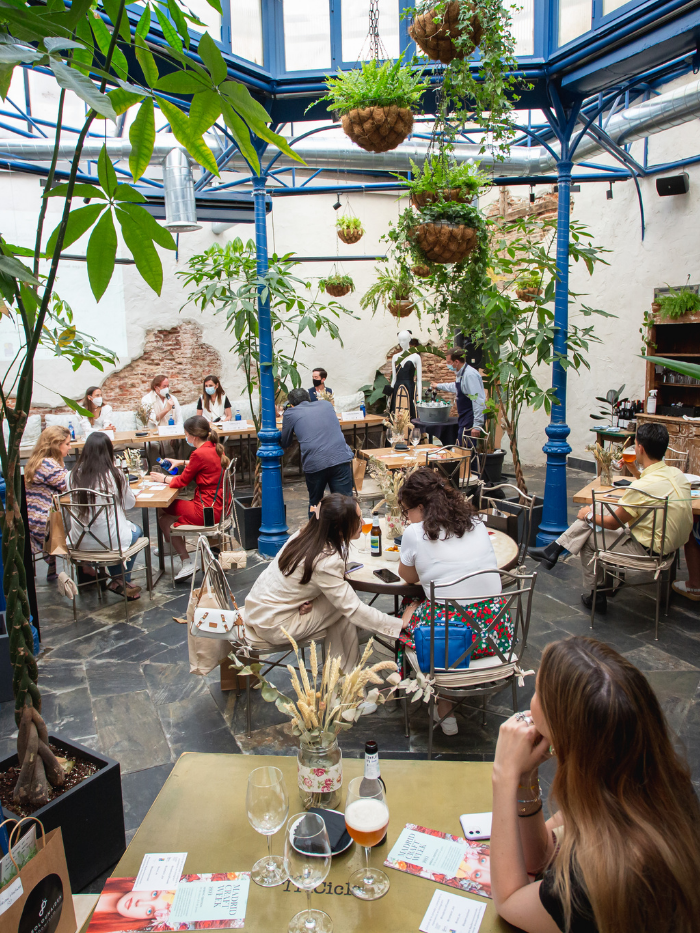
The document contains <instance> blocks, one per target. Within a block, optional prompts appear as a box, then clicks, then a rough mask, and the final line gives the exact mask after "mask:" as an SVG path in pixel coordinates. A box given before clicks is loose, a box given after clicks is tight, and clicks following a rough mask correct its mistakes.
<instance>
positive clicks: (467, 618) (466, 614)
mask: <svg viewBox="0 0 700 933" xmlns="http://www.w3.org/2000/svg"><path fill="white" fill-rule="evenodd" d="M504 604H505V599H504V598H503V597H502V596H490V597H489V598H488V599H481V600H478V601H477V602H473V603H468V604H467V605H466V606H462V607H460V609H459V610H457V609H455V607H454V606H452V605H450V606H449V607H447V606H444V605H442V606H437V607H436V612H435V622H436V623H440V624H442V625H444V624H445V615H446V610H447V609H448V608H449V622H450V624H451V625H453V624H454V623H456V622H461V623H462V625H464V626H466V627H469V628H471V629H472V633H473V634H472V644H473V643H474V642H475V641H476V642H478V643H479V644H478V647H476V648H475V649H474V651H473V652H472V660H475V659H476V658H487V657H491V656H492V655H494V654H495V653H496V651H495V649H494V647H493V643H492V641H491V639H484V638H482V637H481V636H479V635H478V634H477V632H476V627H475V626H474V625H473V621H474V619H476V621H477V622H478V623H479V628H480V629H486V628H488V627H489V625H491V622H492V621H493V619H494V618H495V617H496V616H497V615H498V613H499V612H500V611H501V609H502V608H503V606H504ZM406 605H409V603H408V601H406ZM405 608H406V607H405V606H403V607H402V609H405ZM419 625H427V626H429V625H430V600H429V599H424V600H423V602H422V603H420V605H418V606H417V607H416V608H415V609H414V611H413V615H412V616H411V621H410V622H409V623H408V626H407V627H406V628H405V629H404V630H403V631H402V632H401V634H400V635H399V638H398V642H397V653H396V663H397V664H398V665H399V667H401V665H402V663H403V658H404V651H405V648H406V647H408V648H411V649H413V650H415V647H416V644H415V641H414V640H413V633H414V632H415V630H416V629H417V628H418V626H419ZM514 631H515V626H514V625H513V622H512V620H511V618H510V615H509V614H508V613H507V612H504V613H503V615H502V617H501V619H500V621H499V623H498V625H497V626H496V628H495V629H494V634H495V635H496V641H497V643H498V648H499V651H501V653H503V654H505V652H506V651H508V649H509V648H510V646H511V644H512V642H513V633H514Z"/></svg>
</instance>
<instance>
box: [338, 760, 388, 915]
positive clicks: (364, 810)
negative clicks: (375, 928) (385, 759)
mask: <svg viewBox="0 0 700 933" xmlns="http://www.w3.org/2000/svg"><path fill="white" fill-rule="evenodd" d="M363 782H364V783H365V786H364V787H363V786H362V784H363ZM368 784H369V785H374V786H369V787H368V786H367V785H368ZM388 825H389V807H388V806H387V804H386V800H385V798H384V789H383V788H382V786H381V784H379V782H378V781H377V782H375V781H365V778H364V777H357V778H353V779H352V781H350V783H349V785H348V795H347V800H346V803H345V826H346V829H347V831H348V833H349V834H350V836H351V837H352V838H353V839H354V840H355V842H356V843H357V844H358V845H359V846H364V850H365V867H364V868H360V869H358V870H357V871H355V872H353V873H352V875H350V891H351V892H352V893H353V894H354V895H355V897H359V898H361V899H362V900H363V901H376V900H378V899H379V898H380V897H384V895H385V894H386V892H387V891H388V890H389V878H388V876H387V875H386V873H385V872H383V871H381V869H379V868H371V867H370V864H369V859H370V854H371V851H372V846H376V845H377V843H379V842H381V841H382V839H383V838H384V836H385V834H386V830H387V826H388Z"/></svg>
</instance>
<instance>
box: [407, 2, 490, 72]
mask: <svg viewBox="0 0 700 933" xmlns="http://www.w3.org/2000/svg"><path fill="white" fill-rule="evenodd" d="M459 5H460V0H452V2H451V3H448V4H447V6H446V8H445V10H444V12H443V14H442V16H440V14H438V13H437V12H436V10H435V9H432V10H428V11H427V12H425V13H421V14H420V16H416V18H415V20H414V21H413V23H412V24H411V25H410V26H409V27H408V34H409V35H410V37H411V38H412V39H413V40H414V41H415V43H416V45H418V46H420V48H421V49H422V50H423V51H424V52H425V54H426V55H427V56H428V58H431V59H432V60H433V61H435V62H442V63H443V65H449V64H450V62H451V61H452V60H453V59H455V58H464V52H463V51H460V50H459V49H458V48H457V47H456V45H455V44H454V42H453V41H452V40H453V39H456V38H457V36H459V35H460V33H461V32H462V31H461V30H460V25H459ZM436 16H437V17H438V22H435V17H436ZM470 29H471V36H470V37H469V38H470V39H471V42H472V44H473V45H474V48H477V47H478V45H479V43H480V42H481V34H482V28H481V22H480V20H479V17H478V16H477V15H476V14H474V16H473V17H472V20H471V25H470ZM462 34H463V33H462Z"/></svg>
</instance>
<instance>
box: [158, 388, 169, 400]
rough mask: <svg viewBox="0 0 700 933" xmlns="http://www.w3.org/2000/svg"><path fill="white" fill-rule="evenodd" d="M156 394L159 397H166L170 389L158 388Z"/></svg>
mask: <svg viewBox="0 0 700 933" xmlns="http://www.w3.org/2000/svg"><path fill="white" fill-rule="evenodd" d="M158 395H160V397H161V398H167V397H168V396H169V395H170V389H158Z"/></svg>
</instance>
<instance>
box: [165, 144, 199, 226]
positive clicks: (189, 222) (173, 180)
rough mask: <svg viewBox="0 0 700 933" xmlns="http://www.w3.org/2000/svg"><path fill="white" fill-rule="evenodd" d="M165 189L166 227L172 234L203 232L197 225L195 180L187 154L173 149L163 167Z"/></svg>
mask: <svg viewBox="0 0 700 933" xmlns="http://www.w3.org/2000/svg"><path fill="white" fill-rule="evenodd" d="M163 186H164V188H165V226H166V227H167V229H168V230H170V232H171V233H192V232H193V231H195V230H201V229H202V228H201V225H200V224H198V223H197V204H196V202H195V194H194V179H193V178H192V168H191V167H190V160H189V159H188V157H187V153H186V152H184V151H183V150H182V149H179V148H178V149H171V150H170V152H169V153H168V155H167V157H166V159H165V165H164V166H163Z"/></svg>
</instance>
